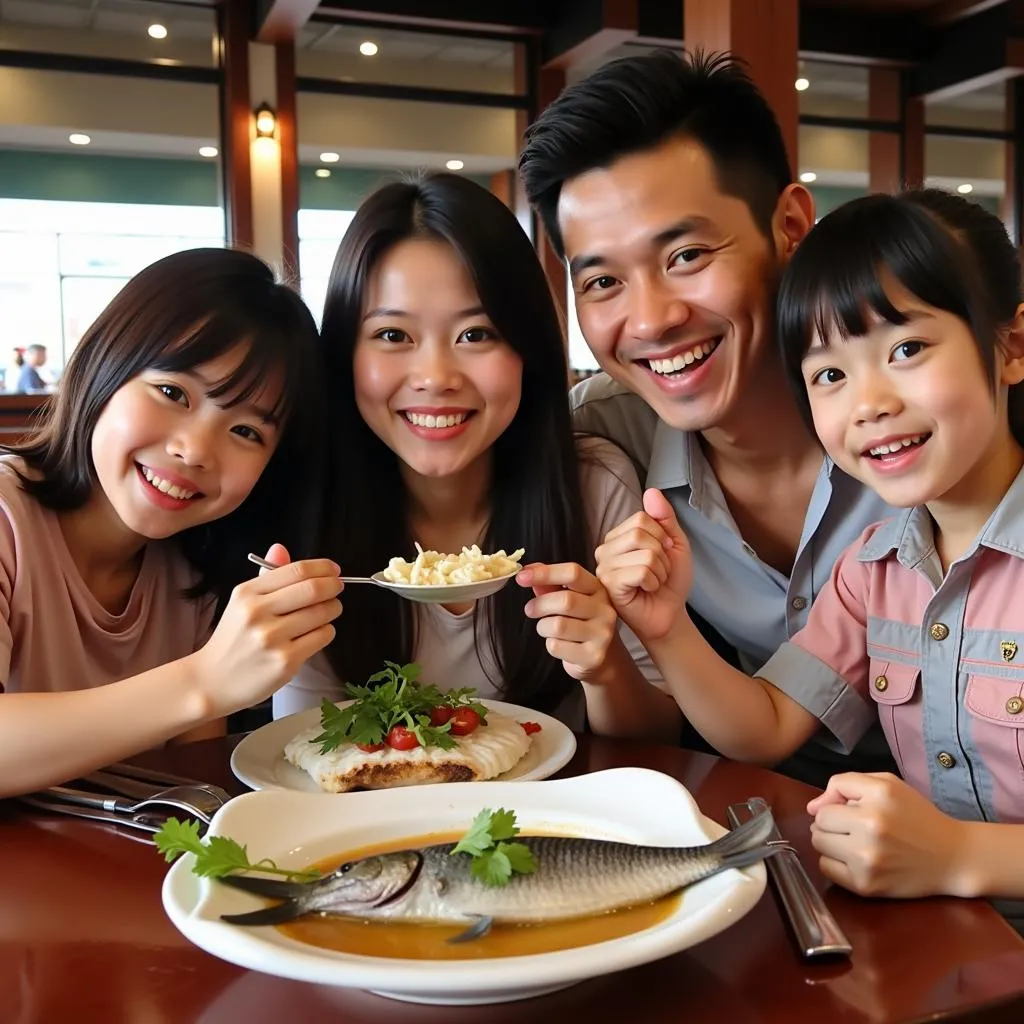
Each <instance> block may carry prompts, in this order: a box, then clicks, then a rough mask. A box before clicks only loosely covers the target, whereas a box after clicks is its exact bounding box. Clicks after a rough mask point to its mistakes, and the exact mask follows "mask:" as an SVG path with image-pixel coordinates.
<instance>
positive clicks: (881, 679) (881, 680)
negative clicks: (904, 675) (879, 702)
mask: <svg viewBox="0 0 1024 1024" xmlns="http://www.w3.org/2000/svg"><path fill="white" fill-rule="evenodd" d="M888 687H889V680H888V679H886V678H885V676H876V677H875V689H876V690H877V691H878V692H879V693H881V692H882V691H883V690H886V689H888Z"/></svg>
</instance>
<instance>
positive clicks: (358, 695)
mask: <svg viewBox="0 0 1024 1024" xmlns="http://www.w3.org/2000/svg"><path fill="white" fill-rule="evenodd" d="M384 664H385V666H386V667H385V668H383V669H381V671H380V672H377V673H375V674H374V675H372V676H370V678H369V679H368V680H367V681H366V684H365V685H363V686H358V685H356V684H354V683H349V684H348V685H347V686H346V687H345V691H346V693H347V694H348V695H349V696H350V697H353V698H354V699H355V702H354V703H353V704H349V705H348V707H345V708H339V707H338V706H337V705H336V704H334V703H332V702H331V701H329V700H328V699H327V698H326V697H325V698H324V699H323V700H322V701H321V703H320V728H321V730H322V731H321V733H320V734H319V735H318V736H315V737H313V742H314V743H319V744H320V753H321V754H329V753H330V752H331V751H332V750H337V748H338V747H340V746H341V745H342V744H343V743H361V744H363V745H365V746H369V745H372V744H376V743H383V742H384V738H385V737H386V736H387V734H388V732H390V730H391V729H392V728H394V726H396V725H402V726H405V728H406V729H408V730H409V731H410V732H412V733H414V734H415V736H416V739H417V740H419V743H420V746H422V747H440V748H441V749H442V750H452V749H453V748H454V747H455V746H456V743H455V740H454V739H453V738H452V736H451V735H450V731H451V722H445V723H444V724H443V725H431V724H430V712H431V711H433V709H434V708H437V707H449V708H461V707H468V708H472V709H473V710H474V711H475V712H476V713H477V714H478V715H479V716H480V717H481V718H486V717H487V709H486V708H485V707H484V705H483V704H481V703H480V702H479V701H477V700H474V697H475V696H476V690H472V689H462V690H451V691H449V692H448V693H442V692H441V691H440V690H438V688H437V687H436V686H433V685H422V684H420V683H417V682H416V680H417V679H418V678H419V674H420V666H419V665H417V664H416V663H415V662H411V663H410V664H408V665H399V664H397V663H396V662H393V661H386V662H385V663H384Z"/></svg>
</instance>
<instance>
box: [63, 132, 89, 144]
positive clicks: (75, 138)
mask: <svg viewBox="0 0 1024 1024" xmlns="http://www.w3.org/2000/svg"><path fill="white" fill-rule="evenodd" d="M68 142H70V143H71V145H72V146H88V145H89V143H90V142H92V139H91V138H89V136H88V135H83V134H82V132H72V133H71V134H70V135H69V136H68Z"/></svg>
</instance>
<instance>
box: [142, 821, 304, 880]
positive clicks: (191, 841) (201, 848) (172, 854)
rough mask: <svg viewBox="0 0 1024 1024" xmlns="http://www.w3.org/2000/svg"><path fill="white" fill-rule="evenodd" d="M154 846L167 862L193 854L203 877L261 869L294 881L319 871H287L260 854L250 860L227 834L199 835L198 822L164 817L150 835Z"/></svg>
mask: <svg viewBox="0 0 1024 1024" xmlns="http://www.w3.org/2000/svg"><path fill="white" fill-rule="evenodd" d="M153 838H154V841H155V842H156V848H157V849H158V850H159V851H160V852H161V853H162V854H163V855H164V858H165V859H166V860H167V861H168V863H170V862H171V861H173V860H175V859H176V858H177V857H179V856H180V855H181V854H183V853H192V854H195V858H196V860H195V863H194V864H193V865H192V871H193V873H194V874H197V875H200V876H203V877H206V878H222V877H223V876H224V875H230V874H234V873H235V872H236V871H261V872H265V873H267V874H269V875H284V877H285V878H287V879H289V880H291V881H296V882H311V881H312V880H313V879H314V878H318V877H319V875H320V872H319V871H317V870H316V868H309V869H308V870H306V871H288V870H286V869H285V868H279V867H278V866H277V865H276V864H275V863H274V862H273V861H272V860H269V859H267V858H264V859H263V860H260V861H257V862H256V863H255V864H253V863H252V862H251V861H250V860H249V854H248V852H247V850H246V848H245V847H244V846H242V845H241V844H240V843H238V842H236V841H235V840H234V839H229V838H228V837H227V836H209V837H208V838H206V839H205V840H204V839H200V838H199V822H197V821H178V819H177V818H168V819H167V820H166V821H165V822H164V823H163V825H162V827H161V828H160V831H159V832H157V833H156V835H155V836H154V837H153Z"/></svg>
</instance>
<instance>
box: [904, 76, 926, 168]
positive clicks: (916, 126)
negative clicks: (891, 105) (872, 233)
mask: <svg viewBox="0 0 1024 1024" xmlns="http://www.w3.org/2000/svg"><path fill="white" fill-rule="evenodd" d="M904 74H906V73H904ZM904 82H906V78H904ZM902 146H903V184H904V185H905V186H906V187H907V188H921V186H922V185H924V99H923V98H922V97H920V96H908V95H907V91H906V85H904V93H903V138H902Z"/></svg>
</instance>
